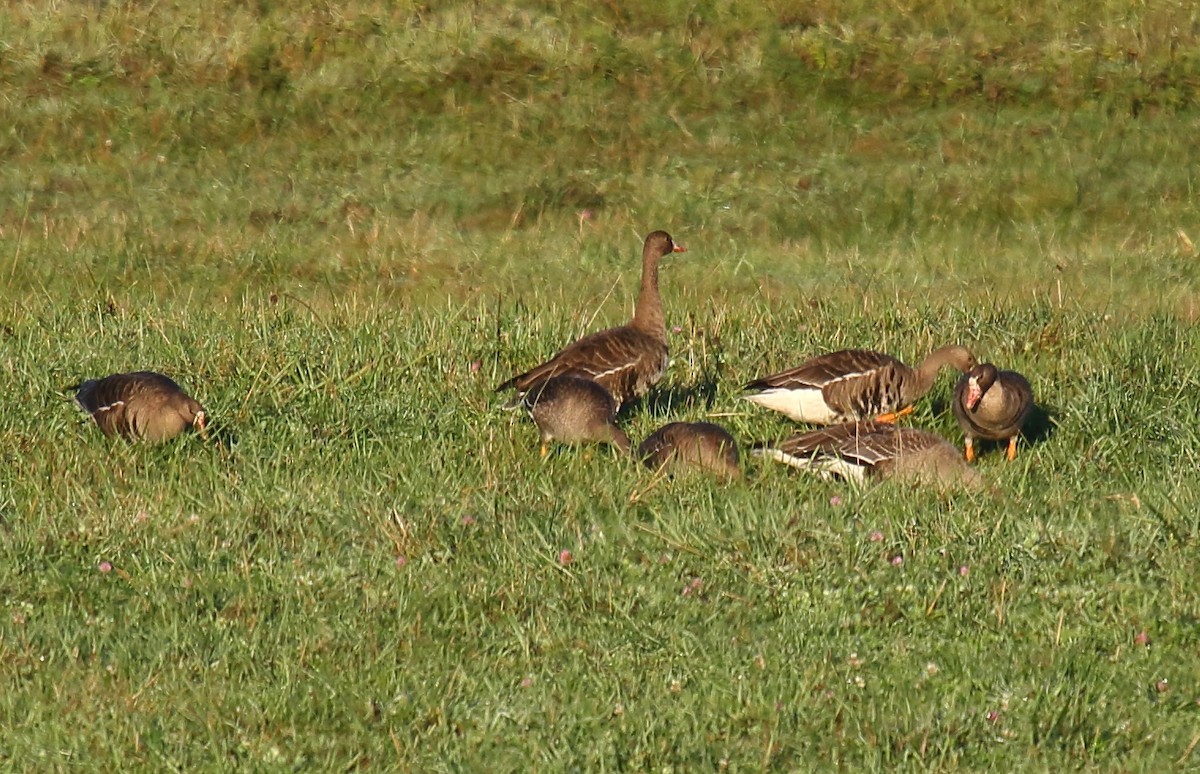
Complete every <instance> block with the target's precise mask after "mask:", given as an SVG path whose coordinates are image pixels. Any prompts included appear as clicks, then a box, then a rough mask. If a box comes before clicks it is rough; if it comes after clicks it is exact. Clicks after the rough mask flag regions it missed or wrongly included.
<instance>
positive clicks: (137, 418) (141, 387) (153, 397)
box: [75, 371, 205, 443]
mask: <svg viewBox="0 0 1200 774" xmlns="http://www.w3.org/2000/svg"><path fill="white" fill-rule="evenodd" d="M75 400H76V402H77V403H79V405H80V406H82V407H83V410H84V411H86V412H88V413H89V414H91V415H92V418H93V419H95V420H96V424H97V425H99V426H100V430H101V431H103V432H104V434H105V435H107V436H114V435H119V436H122V437H124V438H127V439H129V440H131V441H148V442H150V443H159V442H162V441H169V440H170V439H172V438H174V437H175V436H177V435H179V434H180V433H182V432H183V431H184V430H186V429H188V428H189V427H192V428H195V429H196V430H197V431H199V432H200V434H201V435H202V436H204V435H205V413H204V407H203V406H201V405H200V404H199V403H197V402H196V401H195V400H194V399H193V398H192V397H191V396H190V395H188V394H187V393H186V392H184V391H183V390H182V389H180V387H179V385H178V384H176V383H175V382H174V381H172V380H171V379H170V378H168V377H166V376H163V375H162V374H159V373H155V372H153V371H136V372H133V373H128V374H113V375H112V376H106V377H105V378H103V379H90V380H88V381H86V382H84V383H83V384H81V385H79V389H78V392H76V393H75Z"/></svg>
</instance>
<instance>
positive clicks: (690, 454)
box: [638, 422, 742, 482]
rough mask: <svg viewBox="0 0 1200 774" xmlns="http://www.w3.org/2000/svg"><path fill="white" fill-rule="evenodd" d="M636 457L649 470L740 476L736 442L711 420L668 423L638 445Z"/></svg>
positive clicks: (723, 477) (729, 477)
mask: <svg viewBox="0 0 1200 774" xmlns="http://www.w3.org/2000/svg"><path fill="white" fill-rule="evenodd" d="M638 457H640V458H641V459H642V461H643V462H644V463H645V464H646V467H648V468H650V469H651V470H655V471H658V470H663V469H664V468H667V469H672V470H701V471H705V472H708V473H712V474H713V475H715V476H716V477H717V478H719V479H721V480H722V481H726V482H729V481H735V480H737V479H739V478H741V477H742V470H741V468H740V467H738V448H737V441H735V440H734V438H733V436H732V435H730V434H729V431H728V430H726V429H725V428H723V427H721V426H720V425H716V424H713V423H712V422H671V423H670V424H667V425H663V426H662V427H660V428H659V429H658V430H656V431H655V432H654V433H653V434H652V435H651V436H650V437H649V438H647V439H646V440H644V441H642V444H641V446H639V447H638Z"/></svg>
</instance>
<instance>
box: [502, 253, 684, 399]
mask: <svg viewBox="0 0 1200 774" xmlns="http://www.w3.org/2000/svg"><path fill="white" fill-rule="evenodd" d="M685 251H686V250H685V248H683V247H680V246H679V245H677V244H675V243H674V242H673V241H672V240H671V235H670V234H668V233H667V232H665V231H655V232H653V233H652V234H650V235H649V236H647V237H646V244H645V246H644V247H643V248H642V289H641V293H640V294H639V295H638V298H637V304H636V305H635V306H634V308H633V319H632V320H631V321H630V322H629V323H628V324H627V325H622V326H620V327H617V328H609V329H608V330H603V331H599V332H597V333H593V334H591V335H589V336H585V337H583V338H582V339H579V340H578V341H576V342H575V343H573V344H570V345H568V346H567V347H566V348H565V349H563V350H562V351H560V352H559V353H558V354H556V355H555V356H554V357H552V358H550V359H549V360H547V361H546V362H545V363H542V364H541V365H539V366H537V367H536V368H534V369H532V370H530V371H526V372H525V373H523V374H519V375H517V376H514V377H513V378H511V379H509V380H508V381H506V382H505V383H504V384H501V385H500V386H499V387H497V388H496V392H503V391H504V390H507V389H508V388H510V387H515V388H516V390H517V399H516V400H514V401H511V402H510V403H509V404H508V405H509V406H515V405H517V403H518V401H519V400H520V397H521V396H522V395H524V394H525V393H526V392H527V391H528V390H529V388H530V387H532V386H533V385H535V384H538V383H540V382H543V381H545V380H546V379H548V378H549V377H551V376H555V375H557V374H570V375H572V376H581V377H584V378H585V379H591V380H592V381H594V382H597V383H598V384H599V385H600V386H601V387H603V388H604V389H606V390H608V391H609V393H610V394H611V395H612V396H613V398H614V399H615V400H616V402H617V407H618V408H620V407H621V406H622V405H624V404H625V403H628V402H629V401H631V400H633V399H635V398H639V397H641V396H642V395H645V394H646V391H647V390H649V389H650V387H651V386H653V385H654V384H656V383H657V382H658V380H659V379H661V378H662V376H663V373H664V372H665V371H666V370H667V328H666V324H665V322H664V318H663V308H662V298H660V297H659V294H658V262H659V261H660V260H661V259H662V257H663V256H665V255H668V254H669V253H672V252H675V253H682V252H685Z"/></svg>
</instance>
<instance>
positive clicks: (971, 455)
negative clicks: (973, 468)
mask: <svg viewBox="0 0 1200 774" xmlns="http://www.w3.org/2000/svg"><path fill="white" fill-rule="evenodd" d="M966 447H967V453H966V456H967V462H974V461H975V442H974V441H972V440H971V439H970V438H968V439H967V442H966Z"/></svg>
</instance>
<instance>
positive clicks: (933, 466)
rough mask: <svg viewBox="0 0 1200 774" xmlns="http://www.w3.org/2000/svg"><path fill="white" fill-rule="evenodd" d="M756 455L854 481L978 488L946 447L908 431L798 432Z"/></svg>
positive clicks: (973, 473)
mask: <svg viewBox="0 0 1200 774" xmlns="http://www.w3.org/2000/svg"><path fill="white" fill-rule="evenodd" d="M753 453H754V454H756V455H759V456H763V457H767V458H769V459H773V460H776V461H778V462H782V463H784V464H787V465H791V466H792V467H794V468H799V469H801V470H810V471H814V472H816V473H818V474H820V475H822V476H824V477H829V476H830V475H834V476H838V477H840V478H845V479H848V480H850V481H854V482H864V481H866V480H867V479H871V478H878V479H897V480H900V481H910V482H917V483H927V484H936V485H939V486H953V485H961V486H967V487H972V488H976V487H980V486H981V485H982V482H983V479H982V477H981V476H980V475H979V471H977V470H975V469H974V468H972V467H970V466H968V465H967V464H966V463H965V462H964V461H963V458H962V455H960V454H959V453H958V449H956V448H955V447H954V446H953V445H952V444H951V443H950V442H948V441H946V440H945V439H944V438H942V437H941V436H939V435H937V434H935V433H930V432H927V431H925V430H920V429H917V428H913V427H897V426H896V425H894V424H891V423H887V422H859V423H846V424H840V425H834V426H832V427H826V428H820V429H817V430H811V431H809V432H806V433H800V434H798V435H794V436H792V437H791V438H788V439H786V440H784V441H780V442H778V443H773V444H763V445H760V446H759V448H756V449H755V450H754V452H753Z"/></svg>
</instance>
